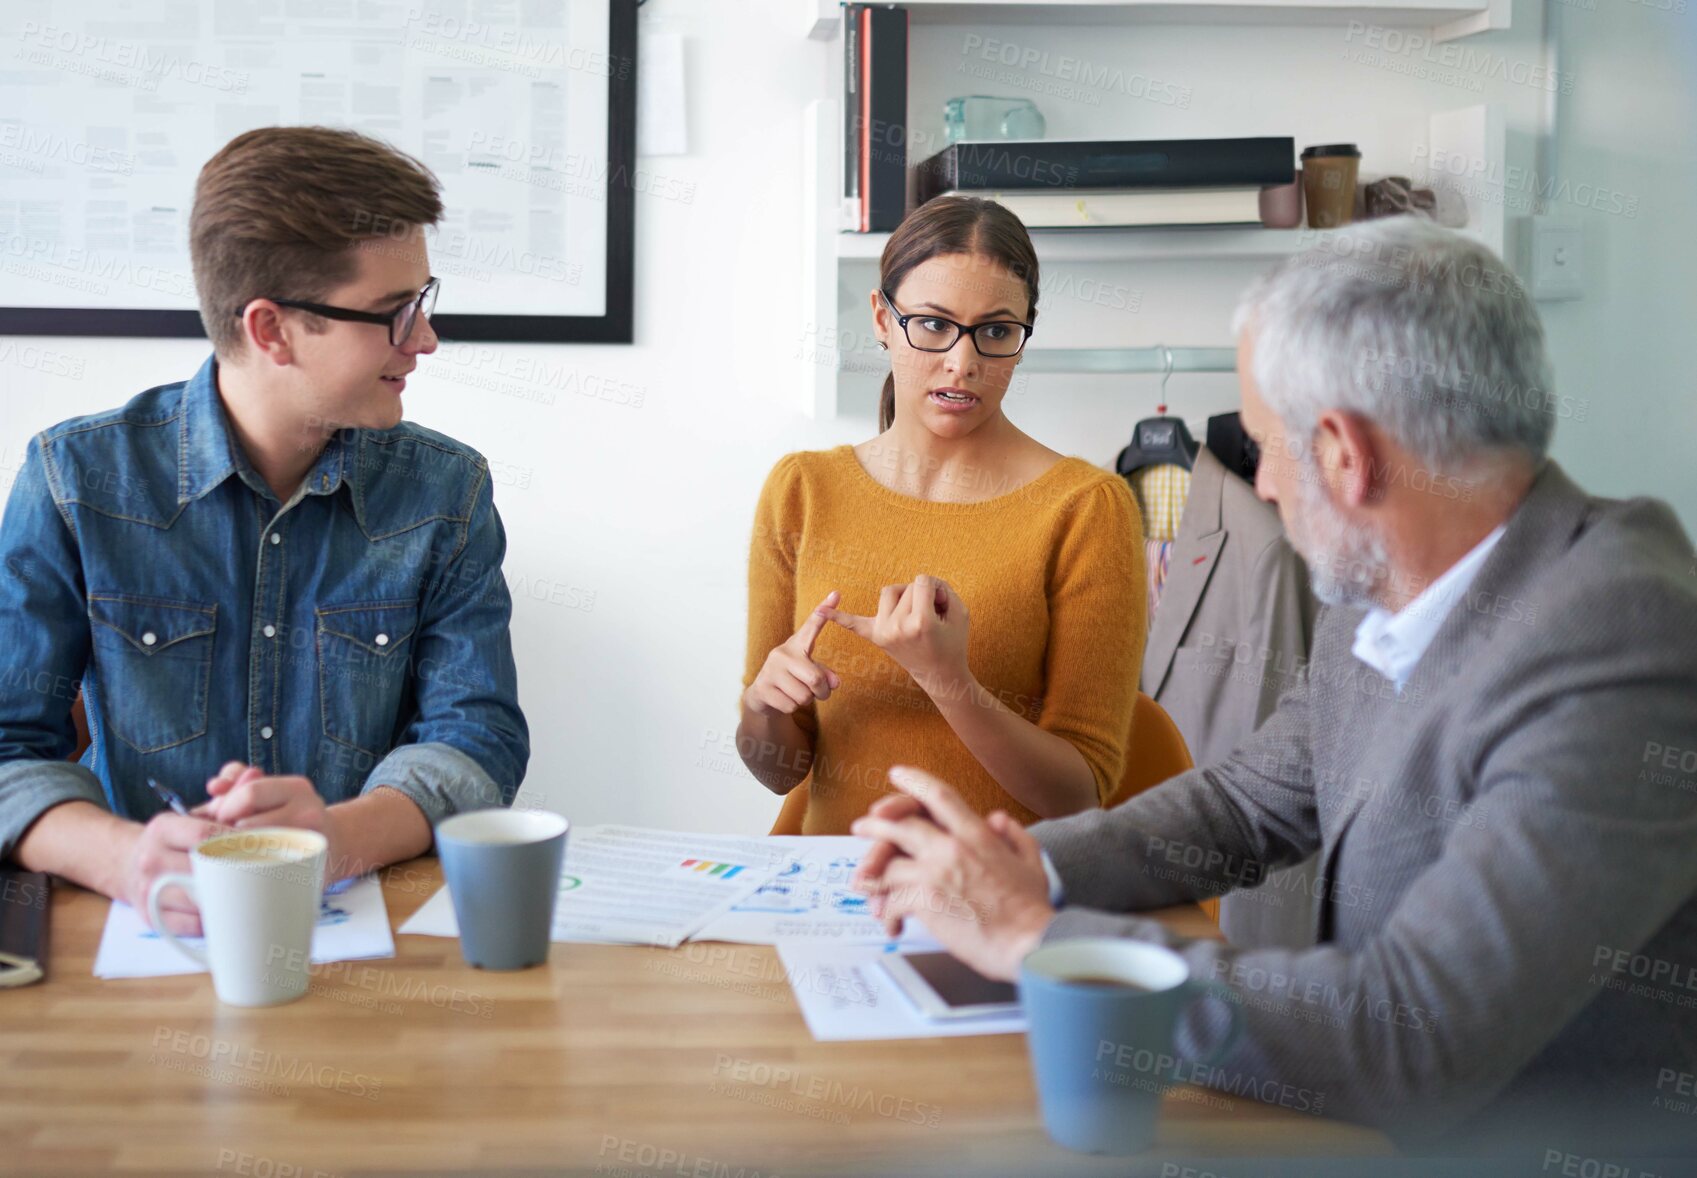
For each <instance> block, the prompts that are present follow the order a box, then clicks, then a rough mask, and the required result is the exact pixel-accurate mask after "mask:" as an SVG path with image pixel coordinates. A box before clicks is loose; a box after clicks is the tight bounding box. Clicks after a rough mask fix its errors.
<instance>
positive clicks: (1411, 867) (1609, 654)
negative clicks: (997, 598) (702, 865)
mask: <svg viewBox="0 0 1697 1178" xmlns="http://www.w3.org/2000/svg"><path fill="white" fill-rule="evenodd" d="M1236 327H1237V331H1238V333H1239V337H1240V343H1239V364H1238V370H1239V378H1240V381H1241V385H1242V399H1243V405H1242V411H1243V420H1244V423H1245V426H1246V428H1247V429H1248V430H1249V432H1250V433H1251V434H1252V435H1253V436H1255V437H1256V438H1257V439H1258V440H1259V441H1260V442H1261V444H1262V448H1263V458H1262V463H1261V468H1260V471H1259V473H1258V475H1257V477H1256V484H1255V485H1256V491H1257V493H1258V494H1259V495H1260V496H1261V497H1262V498H1263V499H1265V500H1267V501H1269V502H1273V503H1276V504H1277V505H1278V508H1279V512H1280V514H1281V516H1282V517H1283V519H1284V522H1285V526H1286V528H1287V530H1288V532H1289V535H1290V539H1291V542H1292V544H1293V545H1294V546H1295V547H1296V549H1297V550H1298V551H1299V552H1300V553H1301V554H1302V555H1303V557H1304V559H1305V560H1306V561H1307V562H1308V564H1309V566H1310V571H1311V573H1312V576H1313V584H1314V587H1315V590H1316V592H1317V593H1318V594H1319V595H1320V596H1321V598H1322V599H1323V600H1325V601H1326V602H1327V603H1328V604H1329V605H1330V606H1331V607H1332V608H1329V609H1327V610H1326V611H1325V612H1324V614H1323V616H1322V618H1321V620H1320V622H1319V624H1318V627H1317V631H1316V634H1315V639H1314V646H1313V652H1312V656H1311V659H1310V662H1309V664H1308V667H1307V676H1306V682H1305V683H1303V684H1301V685H1299V686H1297V687H1294V688H1292V689H1291V690H1290V691H1289V692H1287V694H1286V695H1285V696H1284V697H1283V698H1282V699H1281V701H1280V704H1279V707H1278V710H1277V711H1276V712H1275V713H1274V714H1273V715H1272V716H1271V717H1269V718H1268V720H1267V721H1266V723H1265V724H1264V725H1263V726H1262V727H1261V728H1260V729H1259V730H1258V731H1257V732H1256V733H1255V734H1254V735H1253V736H1252V737H1250V738H1249V739H1248V740H1246V741H1245V742H1244V743H1243V744H1242V745H1241V746H1240V747H1239V748H1238V749H1237V750H1236V751H1235V752H1234V753H1233V754H1232V755H1231V756H1229V757H1228V758H1226V759H1225V760H1224V761H1221V762H1219V763H1216V764H1211V765H1204V766H1201V767H1199V768H1197V769H1195V770H1193V771H1191V772H1188V773H1185V774H1183V775H1181V776H1179V777H1175V778H1173V779H1171V780H1170V781H1167V782H1165V783H1163V784H1162V785H1160V786H1158V787H1156V788H1155V789H1153V790H1150V791H1148V792H1147V793H1144V794H1143V795H1141V796H1139V797H1137V798H1134V799H1132V800H1131V801H1129V802H1127V803H1126V804H1124V805H1122V806H1119V807H1117V808H1116V809H1114V810H1112V811H1108V812H1105V813H1104V812H1101V811H1094V812H1090V813H1086V814H1079V815H1074V816H1072V817H1068V818H1062V819H1058V820H1054V821H1049V822H1043V823H1039V824H1038V825H1036V826H1034V827H1032V828H1031V830H1030V831H1025V830H1023V829H1021V828H1020V827H1019V826H1018V825H1017V824H1015V823H1013V822H1011V821H1009V820H1008V818H1007V817H1006V815H991V816H990V818H989V819H988V820H987V821H985V820H980V819H979V818H977V817H976V816H975V815H973V814H971V813H970V812H969V811H967V810H966V809H965V808H964V807H962V806H961V805H960V804H959V800H958V798H957V797H956V795H955V794H954V793H953V791H952V790H950V789H949V787H948V786H947V785H946V784H944V783H942V782H939V781H937V780H935V779H934V778H930V777H928V776H927V775H926V774H923V773H920V772H918V771H914V770H903V769H898V770H895V771H893V772H892V774H891V777H892V780H893V781H895V782H896V784H897V785H898V787H899V788H900V789H901V790H902V794H900V795H896V796H892V797H889V798H885V799H883V800H881V801H880V802H879V803H878V804H877V805H875V806H874V807H873V809H872V811H871V813H870V814H868V815H867V816H866V817H864V818H862V819H860V820H859V821H858V822H857V823H856V826H855V829H856V831H857V832H858V833H861V834H865V835H869V836H871V837H874V838H876V839H878V840H879V843H878V844H877V846H875V847H874V849H873V851H872V852H871V853H870V854H869V856H868V857H867V859H866V861H865V862H864V863H863V865H862V868H861V874H860V877H859V878H860V882H861V885H862V886H863V887H864V888H865V890H867V891H868V892H870V893H871V894H873V896H874V897H875V901H874V903H875V905H877V906H879V910H880V911H881V912H882V914H883V915H884V916H885V918H886V920H888V921H890V922H891V923H892V924H894V923H899V921H900V920H901V919H902V918H903V917H905V916H907V915H915V914H917V915H920V916H922V917H923V918H924V920H925V923H926V924H927V926H928V927H929V928H930V929H931V931H932V932H934V933H935V934H936V935H937V936H938V937H939V938H940V939H941V940H942V941H943V942H944V943H945V944H946V945H947V946H948V947H949V948H950V949H951V950H952V951H954V952H955V953H956V954H957V955H959V956H960V957H962V958H963V959H965V960H966V961H967V962H968V963H970V964H972V965H973V966H975V967H976V968H978V969H979V970H980V971H982V972H984V973H986V974H989V975H993V976H996V977H1001V978H1012V977H1014V976H1015V975H1016V973H1017V970H1018V966H1019V962H1020V960H1021V958H1022V957H1023V956H1024V954H1025V953H1026V952H1028V951H1029V950H1031V949H1032V948H1034V947H1035V946H1037V945H1038V944H1042V943H1049V942H1053V941H1056V940H1058V939H1062V938H1070V937H1081V936H1104V935H1105V936H1113V937H1130V938H1135V939H1138V940H1144V941H1151V942H1156V943H1159V944H1163V945H1168V946H1171V947H1172V948H1174V949H1175V950H1177V951H1178V952H1179V953H1180V954H1181V955H1182V956H1183V957H1184V958H1185V959H1186V961H1187V962H1188V963H1189V965H1190V968H1191V970H1192V973H1193V976H1195V977H1198V978H1204V979H1212V980H1215V981H1218V982H1222V983H1224V984H1226V985H1227V986H1229V987H1231V989H1232V990H1233V991H1234V992H1235V993H1236V995H1237V996H1238V997H1239V998H1241V1000H1242V1004H1241V1007H1240V1009H1239V1013H1240V1014H1241V1016H1242V1019H1243V1023H1244V1033H1243V1035H1242V1037H1241V1038H1240V1040H1239V1041H1238V1044H1237V1046H1236V1047H1235V1048H1234V1049H1233V1050H1232V1051H1231V1053H1230V1054H1229V1055H1228V1056H1227V1057H1226V1058H1225V1059H1224V1060H1222V1061H1221V1062H1220V1063H1219V1064H1218V1065H1217V1066H1214V1067H1208V1068H1202V1067H1200V1066H1198V1067H1194V1068H1187V1067H1186V1066H1181V1067H1180V1068H1179V1070H1178V1072H1177V1073H1176V1075H1175V1076H1172V1077H1169V1078H1177V1079H1181V1080H1189V1081H1193V1082H1196V1083H1200V1084H1204V1085H1208V1086H1210V1087H1215V1088H1222V1089H1225V1090H1228V1091H1231V1092H1233V1093H1235V1094H1238V1095H1245V1096H1250V1095H1253V1096H1256V1097H1259V1098H1261V1099H1265V1100H1273V1101H1282V1100H1284V1099H1285V1098H1286V1096H1288V1094H1290V1093H1293V1092H1294V1093H1306V1094H1307V1100H1306V1104H1305V1105H1304V1107H1307V1108H1310V1109H1312V1108H1314V1107H1316V1106H1318V1107H1323V1109H1324V1111H1325V1113H1326V1114H1328V1115H1337V1116H1341V1117H1345V1118H1349V1119H1352V1120H1357V1121H1362V1122H1366V1123H1370V1124H1376V1125H1380V1126H1384V1127H1385V1128H1387V1129H1389V1130H1390V1131H1391V1132H1392V1133H1393V1135H1395V1136H1396V1137H1397V1138H1398V1139H1399V1140H1400V1141H1401V1142H1402V1143H1403V1144H1405V1145H1406V1146H1409V1147H1411V1148H1419V1149H1422V1150H1438V1151H1459V1152H1472V1151H1474V1150H1489V1151H1495V1150H1497V1149H1499V1148H1509V1149H1514V1150H1526V1149H1530V1150H1531V1151H1532V1159H1533V1161H1534V1163H1536V1161H1537V1159H1538V1158H1539V1157H1542V1158H1544V1159H1545V1161H1546V1162H1547V1161H1548V1158H1549V1157H1550V1156H1551V1154H1552V1152H1553V1153H1554V1155H1555V1156H1556V1157H1557V1158H1558V1160H1559V1159H1560V1158H1561V1157H1574V1156H1586V1157H1589V1156H1591V1155H1589V1154H1581V1153H1580V1152H1578V1151H1583V1150H1586V1149H1592V1148H1598V1147H1601V1146H1604V1145H1611V1146H1621V1145H1624V1146H1626V1147H1628V1148H1630V1149H1631V1150H1633V1151H1634V1152H1637V1153H1640V1154H1653V1153H1659V1152H1666V1151H1668V1150H1670V1149H1677V1150H1679V1151H1680V1152H1689V1151H1691V1150H1692V1149H1693V1148H1694V1143H1697V1129H1694V1128H1693V1126H1697V1121H1693V1120H1692V1119H1691V1118H1690V1117H1689V1116H1681V1115H1680V1114H1679V1112H1678V1111H1677V1110H1678V1109H1679V1108H1680V1107H1682V1105H1683V1107H1685V1108H1689V1107H1690V1106H1691V1103H1692V1097H1693V1093H1692V1092H1691V1091H1689V1089H1690V1087H1691V1086H1692V1085H1693V1084H1697V1076H1694V1075H1693V1073H1697V1062H1694V1061H1697V772H1691V771H1689V769H1687V768H1682V767H1681V762H1680V759H1679V758H1680V757H1681V756H1683V755H1684V753H1685V751H1687V750H1697V579H1694V578H1693V576H1692V574H1691V569H1692V567H1693V563H1692V548H1691V544H1690V542H1689V540H1687V538H1686V536H1685V534H1684V533H1683V532H1682V531H1681V529H1680V527H1679V525H1678V523H1677V521H1676V520H1675V518H1674V516H1673V514H1672V513H1671V512H1670V511H1669V509H1668V508H1667V507H1666V506H1665V505H1664V504H1662V503H1660V502H1658V501H1656V500H1651V499H1632V500H1625V501H1620V500H1605V499H1599V498H1594V497H1592V496H1589V495H1587V494H1586V493H1585V492H1584V491H1583V490H1582V489H1580V488H1579V487H1577V486H1575V485H1574V483H1573V482H1572V481H1571V480H1570V479H1569V478H1568V477H1567V475H1566V474H1564V473H1563V472H1562V470H1561V468H1560V467H1559V466H1557V465H1556V463H1554V462H1553V461H1550V460H1549V459H1548V457H1547V450H1548V446H1549V441H1550V436H1551V432H1552V427H1553V425H1554V423H1555V419H1556V417H1557V416H1561V415H1563V414H1564V413H1566V414H1567V415H1572V416H1577V413H1576V412H1575V406H1576V405H1577V403H1576V402H1571V401H1562V400H1560V399H1558V398H1557V397H1556V396H1555V395H1554V393H1553V391H1552V381H1551V374H1550V366H1549V361H1548V359H1547V358H1546V355H1545V350H1544V338H1543V330H1542V328H1541V326H1540V324H1539V321H1538V316H1537V313H1536V311H1535V309H1534V308H1533V306H1532V304H1531V302H1530V300H1529V299H1528V297H1527V294H1526V292H1525V290H1524V289H1523V288H1522V287H1521V285H1520V283H1519V282H1518V281H1516V280H1515V278H1514V277H1513V275H1512V274H1510V273H1509V272H1508V270H1507V269H1506V268H1505V267H1504V265H1503V263H1502V262H1501V261H1500V260H1499V259H1498V258H1497V257H1496V256H1495V255H1494V254H1492V253H1491V252H1490V251H1489V250H1488V249H1486V248H1485V247H1483V246H1481V245H1479V244H1478V243H1476V242H1474V241H1472V240H1470V239H1468V238H1466V237H1464V236H1461V235H1459V234H1456V233H1453V232H1451V231H1448V230H1445V229H1442V228H1439V227H1437V226H1435V225H1433V224H1431V223H1429V222H1426V221H1421V220H1415V219H1397V220H1392V221H1381V222H1375V223H1371V224H1368V225H1365V226H1361V227H1357V228H1353V229H1350V230H1347V231H1342V232H1338V233H1336V234H1329V235H1327V237H1326V238H1325V239H1324V241H1323V242H1322V243H1321V244H1318V245H1316V246H1314V247H1313V248H1310V249H1309V250H1307V251H1306V252H1304V253H1302V254H1299V255H1297V256H1295V257H1293V258H1291V259H1289V260H1288V261H1286V262H1285V263H1283V264H1282V265H1280V266H1279V267H1278V268H1277V269H1276V270H1275V271H1274V272H1273V273H1272V274H1270V275H1269V276H1267V277H1266V278H1265V279H1263V280H1262V281H1261V282H1259V283H1258V284H1257V285H1256V286H1255V287H1253V288H1252V289H1251V290H1250V292H1249V293H1248V295H1247V296H1246V297H1245V299H1244V301H1243V304H1242V307H1241V309H1240V310H1239V313H1238V316H1237V322H1236ZM1564 406H1565V409H1564ZM1230 657H1231V654H1230V652H1227V658H1228V659H1230ZM1237 669H1238V668H1235V667H1234V665H1233V663H1232V662H1230V661H1227V662H1223V663H1222V665H1221V666H1220V667H1219V672H1220V673H1221V674H1227V673H1232V672H1234V670H1237ZM1670 749H1671V750H1674V752H1675V754H1676V755H1675V756H1674V757H1673V759H1672V760H1671V761H1670V760H1669V756H1668V750H1670ZM1132 755H1133V756H1135V755H1136V750H1135V747H1134V748H1133V750H1132ZM1691 756H1692V759H1693V760H1697V752H1693V753H1692V754H1691ZM1669 764H1672V765H1673V766H1674V768H1671V769H1670V768H1668V767H1667V766H1668V765H1669ZM1315 852H1318V853H1319V855H1320V864H1321V872H1320V876H1321V879H1320V883H1321V886H1322V889H1323V894H1322V895H1321V897H1320V904H1319V915H1318V921H1319V927H1318V929H1317V933H1318V940H1319V943H1318V944H1317V945H1316V946H1315V947H1313V948H1311V949H1305V950H1285V949H1254V950H1252V949H1238V948H1234V947H1233V946H1231V945H1229V944H1225V943H1221V942H1218V941H1212V940H1185V939H1183V938H1180V937H1176V936H1175V935H1173V934H1172V933H1170V932H1169V931H1168V930H1167V929H1166V928H1165V927H1164V926H1163V925H1161V924H1160V923H1158V922H1156V921H1154V920H1151V919H1148V918H1146V917H1140V916H1137V915H1133V914H1134V913H1136V912H1137V911H1138V910H1141V909H1150V908H1159V907H1162V906H1166V905H1172V904H1178V903H1182V902H1186V901H1193V900H1199V899H1203V898H1206V897H1209V896H1217V895H1220V894H1222V893H1225V892H1227V891H1229V890H1231V889H1233V888H1234V887H1238V886H1243V885H1245V884H1249V883H1253V882H1255V881H1256V880H1258V879H1259V878H1261V876H1262V875H1263V874H1264V873H1265V872H1266V871H1267V870H1268V869H1270V868H1273V867H1278V866H1282V865H1286V864H1291V863H1296V862H1299V861H1301V860H1302V859H1304V858H1306V857H1307V856H1309V855H1310V854H1312V853H1315ZM1046 869H1047V870H1046ZM1218 1018H1219V1011H1218V1010H1217V1009H1214V1008H1213V1004H1211V1003H1200V1004H1197V1005H1195V1006H1193V1007H1192V1008H1191V1011H1190V1013H1189V1014H1187V1015H1186V1019H1185V1022H1184V1024H1183V1027H1182V1029H1181V1039H1180V1043H1181V1046H1186V1045H1187V1046H1188V1047H1189V1049H1190V1050H1191V1051H1192V1052H1193V1053H1195V1052H1198V1051H1199V1050H1200V1049H1201V1048H1202V1047H1204V1046H1206V1045H1207V1044H1208V1043H1209V1042H1210V1041H1211V1039H1212V1037H1213V1036H1214V1035H1215V1034H1217V1032H1218V1027H1217V1026H1215V1025H1213V1024H1214V1022H1215V1021H1216V1020H1218ZM1682 1085H1684V1087H1682ZM1563 1172H1567V1171H1563Z"/></svg>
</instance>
